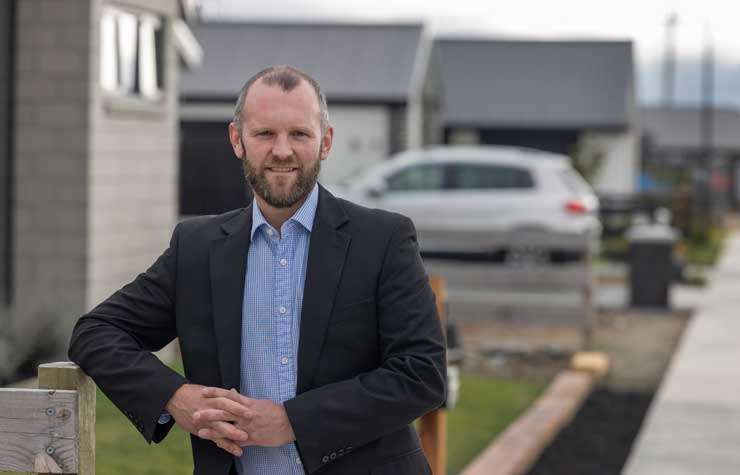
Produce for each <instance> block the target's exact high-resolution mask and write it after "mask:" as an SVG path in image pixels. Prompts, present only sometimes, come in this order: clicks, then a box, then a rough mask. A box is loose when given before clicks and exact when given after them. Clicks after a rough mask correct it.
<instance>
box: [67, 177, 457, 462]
mask: <svg viewBox="0 0 740 475" xmlns="http://www.w3.org/2000/svg"><path fill="white" fill-rule="evenodd" d="M251 217H252V210H251V207H247V208H246V209H241V210H235V211H231V212H228V213H225V214H222V215H219V216H212V217H202V218H196V219H192V220H188V221H184V222H182V223H181V224H179V225H178V226H177V227H176V228H175V231H174V233H173V236H172V240H171V242H170V246H169V248H168V249H167V250H166V251H165V252H164V253H163V254H162V255H161V256H160V257H159V259H157V261H156V262H155V263H154V264H153V265H152V266H151V267H150V268H149V269H148V270H147V271H146V272H144V273H143V274H140V275H139V276H138V277H137V278H136V279H135V280H134V281H133V282H131V283H130V284H128V285H126V286H125V287H123V288H122V289H121V290H119V291H118V292H116V293H115V294H113V295H112V296H111V297H110V298H108V299H107V300H106V301H105V302H103V303H102V304H100V305H98V306H97V307H96V308H94V309H93V310H92V311H91V312H90V313H88V314H86V315H84V316H83V317H82V318H80V320H79V321H78V322H77V325H76V326H75V329H74V332H73V335H72V340H71V343H70V348H69V357H70V359H72V361H74V362H76V363H77V364H78V365H79V366H80V367H81V368H82V369H83V370H84V371H85V372H86V373H87V374H89V375H90V376H91V377H92V378H93V379H94V380H95V382H96V383H97V384H98V386H99V387H100V388H101V389H102V390H103V392H105V394H106V395H107V396H108V397H109V398H110V399H111V400H112V401H113V402H114V403H115V404H116V406H117V407H118V408H119V409H120V410H121V411H122V412H123V413H124V414H125V415H126V416H127V417H128V418H129V419H130V420H131V421H132V422H133V424H134V425H135V426H136V427H137V428H138V430H139V431H140V432H141V433H142V434H143V436H144V437H145V438H146V439H147V441H150V442H151V441H154V442H158V441H160V440H161V439H162V438H164V436H165V435H166V433H167V432H168V430H169V428H170V426H171V424H170V425H167V426H160V425H158V424H157V419H158V417H159V415H160V412H161V411H162V410H163V408H164V406H165V405H166V403H167V402H168V401H169V399H170V397H171V396H172V395H173V394H174V392H175V391H176V390H177V389H178V388H179V387H180V385H182V384H183V383H185V382H186V379H184V378H183V377H182V376H180V375H178V374H177V373H175V372H174V371H172V370H171V369H169V368H168V367H166V366H165V365H163V364H162V363H161V362H160V361H159V360H158V359H157V358H156V357H155V356H153V355H152V354H151V351H155V350H158V349H160V348H162V347H163V346H164V345H166V344H167V343H169V342H170V341H171V340H172V339H173V338H175V337H179V341H180V348H181V350H182V358H183V363H184V367H185V377H186V378H187V381H188V382H190V383H194V384H203V385H207V386H218V387H223V388H227V389H229V388H237V390H238V388H239V370H240V367H239V366H240V360H241V358H240V351H241V319H242V298H243V290H244V275H245V268H246V267H245V266H246V265H247V263H246V256H247V250H248V246H249V234H250V229H251ZM297 364H298V385H297V396H296V397H295V398H293V399H291V400H289V401H287V402H285V409H286V412H287V414H288V417H289V419H290V422H291V425H292V426H293V430H294V432H295V434H296V439H297V440H296V446H297V448H298V451H299V453H300V455H301V459H302V461H303V467H304V469H305V470H306V472H307V473H314V472H318V473H320V474H326V475H330V474H337V475H339V474H341V475H348V474H350V475H351V474H369V473H372V474H386V473H387V474H394V475H397V474H426V473H430V471H429V467H428V465H427V463H426V460H425V458H424V455H423V453H422V452H421V450H420V444H419V438H418V437H417V435H416V432H415V431H414V429H413V427H411V426H410V423H411V422H412V421H413V420H414V419H416V418H418V417H419V416H421V415H422V414H424V413H426V412H428V411H430V410H432V409H434V408H436V407H438V406H439V405H440V404H441V403H442V401H443V399H444V397H445V374H446V368H445V347H444V341H443V335H442V331H441V327H440V324H439V321H438V318H437V314H436V307H435V303H434V296H433V294H432V291H431V289H430V287H429V284H428V281H427V277H426V275H425V272H424V268H423V267H422V262H421V259H420V257H419V252H418V246H417V243H416V235H415V231H414V228H413V225H412V223H411V221H410V220H409V219H408V218H405V217H403V216H400V215H397V214H393V213H389V212H385V211H380V210H369V209H366V208H363V207H360V206H357V205H354V204H352V203H350V202H347V201H344V200H340V199H337V198H335V197H333V196H332V195H331V194H330V193H329V192H327V191H326V190H325V189H323V188H321V189H320V193H319V202H318V208H317V213H316V219H315V222H314V226H313V230H312V233H311V241H310V245H309V255H308V266H307V270H306V284H305V291H304V297H303V310H302V314H301V328H300V341H299V349H298V362H297ZM191 441H192V447H193V458H194V464H195V473H197V474H204V475H205V474H207V475H218V474H224V475H225V474H228V473H229V472H230V470H233V467H232V464H233V457H232V456H231V455H230V454H228V453H227V452H225V451H223V450H221V449H219V448H218V447H216V445H215V444H213V443H212V442H210V441H206V440H202V439H199V438H198V437H191ZM276 475H277V474H276Z"/></svg>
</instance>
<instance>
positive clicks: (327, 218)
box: [296, 187, 351, 394]
mask: <svg viewBox="0 0 740 475" xmlns="http://www.w3.org/2000/svg"><path fill="white" fill-rule="evenodd" d="M346 221H347V216H346V215H345V213H344V211H343V210H342V209H341V208H340V207H339V204H338V203H337V201H336V199H335V198H334V197H333V196H332V195H331V194H330V193H329V192H327V191H326V190H325V189H324V188H323V187H320V189H319V203H318V206H317V209H316V218H315V219H314V225H313V228H312V230H311V242H310V244H309V249H308V264H307V267H306V284H305V287H304V290H303V309H302V311H301V331H300V339H299V343H298V384H297V388H296V391H297V393H298V394H300V393H302V392H305V391H306V390H308V389H309V388H310V387H311V382H312V381H313V377H314V374H315V372H316V366H317V365H318V362H319V356H320V355H321V347H322V345H323V344H324V337H325V335H326V326H327V324H328V322H329V317H330V316H331V311H332V307H333V305H334V298H335V296H336V293H337V288H338V286H339V280H340V278H341V276H342V269H343V267H344V261H345V258H346V255H347V250H348V249H349V243H350V240H351V238H350V236H349V235H348V234H346V233H343V232H341V231H339V230H338V229H337V228H339V227H340V226H341V225H342V224H343V223H345V222H346Z"/></svg>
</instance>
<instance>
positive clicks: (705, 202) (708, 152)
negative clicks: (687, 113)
mask: <svg viewBox="0 0 740 475" xmlns="http://www.w3.org/2000/svg"><path fill="white" fill-rule="evenodd" d="M700 127H701V131H700V133H701V148H702V153H701V155H702V163H701V168H702V173H701V175H702V180H701V181H702V183H701V184H702V195H703V196H702V208H703V211H704V212H705V213H706V216H705V217H706V218H708V219H707V221H708V222H707V224H709V223H711V222H712V221H713V218H714V216H713V214H714V206H713V205H714V199H713V194H714V193H713V192H712V188H711V181H712V180H711V177H712V172H713V168H714V159H713V158H714V45H713V43H712V32H711V28H710V26H709V24H708V23H707V24H705V27H704V52H703V54H702V70H701V124H700Z"/></svg>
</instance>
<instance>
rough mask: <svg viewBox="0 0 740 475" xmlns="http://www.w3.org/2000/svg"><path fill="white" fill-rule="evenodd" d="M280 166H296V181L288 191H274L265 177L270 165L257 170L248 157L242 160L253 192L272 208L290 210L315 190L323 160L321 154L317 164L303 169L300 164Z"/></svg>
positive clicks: (276, 188) (317, 158)
mask: <svg viewBox="0 0 740 475" xmlns="http://www.w3.org/2000/svg"><path fill="white" fill-rule="evenodd" d="M280 166H296V179H295V181H294V182H293V185H292V186H291V187H290V188H289V189H288V190H286V191H280V190H279V189H278V187H275V189H273V187H272V186H271V185H270V182H269V181H268V180H267V176H266V175H265V171H266V170H267V168H268V165H265V166H263V167H262V168H261V169H257V168H256V167H255V166H254V165H253V164H252V162H251V161H250V160H249V158H248V157H247V156H246V155H245V157H244V158H243V159H242V168H243V169H244V177H245V178H246V179H247V183H249V185H250V186H251V187H252V191H254V193H255V194H256V195H257V196H259V197H260V198H262V199H263V200H265V202H267V204H269V205H270V206H274V207H275V208H290V207H291V206H293V205H294V204H296V203H298V202H299V201H301V200H302V199H304V198H305V197H306V196H308V194H309V193H310V192H311V190H313V187H314V185H316V181H317V180H318V178H319V172H320V171H321V160H320V157H319V154H317V156H316V161H315V163H314V164H313V165H309V166H307V167H302V166H301V164H300V163H298V164H297V165H294V164H285V165H282V164H281V165H280Z"/></svg>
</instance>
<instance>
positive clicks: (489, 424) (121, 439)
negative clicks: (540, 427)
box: [0, 375, 543, 475]
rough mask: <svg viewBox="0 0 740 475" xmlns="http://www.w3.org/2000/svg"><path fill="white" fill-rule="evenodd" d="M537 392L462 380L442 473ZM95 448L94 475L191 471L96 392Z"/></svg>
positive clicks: (184, 440) (175, 451)
mask: <svg viewBox="0 0 740 475" xmlns="http://www.w3.org/2000/svg"><path fill="white" fill-rule="evenodd" d="M542 389H543V385H541V384H535V383H526V382H519V381H509V380H498V379H491V378H484V377H479V376H472V375H463V376H462V386H461V393H460V400H459V401H458V405H457V407H456V408H455V409H454V410H451V411H450V412H449V413H448V447H449V451H448V458H449V470H448V473H449V474H456V473H458V472H459V471H460V469H462V468H463V467H464V466H465V464H467V463H468V462H470V460H472V458H473V457H474V456H475V455H476V454H477V453H478V452H480V451H481V449H483V448H484V447H485V446H486V445H487V444H488V442H490V440H491V439H493V437H494V436H495V435H496V434H497V433H499V432H500V431H501V430H503V429H504V428H505V427H506V425H507V424H508V423H509V422H511V421H512V420H513V419H514V418H515V417H516V416H517V415H518V414H520V413H521V412H522V411H523V410H524V409H526V407H527V406H528V405H529V404H530V403H531V402H532V401H533V400H534V399H535V398H536V397H537V396H538V395H539V393H540V392H541V391H542ZM96 444H97V446H96V452H97V453H96V457H97V463H96V469H97V473H101V474H105V475H131V474H137V475H161V474H163V473H166V474H168V475H180V474H182V475H186V474H187V475H189V474H191V473H192V471H193V464H192V458H191V453H190V442H189V440H188V436H187V435H186V434H185V432H184V431H182V430H180V429H179V428H177V427H175V428H173V430H172V431H171V432H170V434H169V435H168V436H167V438H166V439H165V440H164V441H163V442H162V443H161V444H152V445H151V446H150V445H147V444H146V442H144V439H143V438H142V437H141V435H140V434H139V433H138V431H137V430H136V429H135V428H134V427H133V426H132V425H131V424H130V422H129V421H128V419H126V417H124V416H123V415H122V414H121V413H120V412H119V411H118V409H116V407H115V406H114V405H113V403H111V402H110V400H108V398H107V397H105V395H104V394H103V393H101V392H100V390H98V398H97V423H96ZM0 473H4V472H0Z"/></svg>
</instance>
